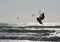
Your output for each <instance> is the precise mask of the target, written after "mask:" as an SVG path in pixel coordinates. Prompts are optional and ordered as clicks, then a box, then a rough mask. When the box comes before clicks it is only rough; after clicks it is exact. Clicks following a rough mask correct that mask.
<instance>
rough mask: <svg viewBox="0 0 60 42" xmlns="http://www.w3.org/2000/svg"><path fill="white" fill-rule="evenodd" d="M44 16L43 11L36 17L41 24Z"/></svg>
mask: <svg viewBox="0 0 60 42" xmlns="http://www.w3.org/2000/svg"><path fill="white" fill-rule="evenodd" d="M44 17H45V15H44V13H41V14H40V16H39V17H37V18H36V19H37V21H38V22H39V23H40V24H42V20H43V19H44Z"/></svg>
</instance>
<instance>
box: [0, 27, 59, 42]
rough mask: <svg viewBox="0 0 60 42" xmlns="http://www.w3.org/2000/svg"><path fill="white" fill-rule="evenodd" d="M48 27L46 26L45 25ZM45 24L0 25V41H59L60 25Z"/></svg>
mask: <svg viewBox="0 0 60 42" xmlns="http://www.w3.org/2000/svg"><path fill="white" fill-rule="evenodd" d="M46 27H48V26H46ZM46 27H45V26H24V27H14V26H12V27H11V26H0V42H42V41H43V42H45V41H49V42H52V41H60V27H58V26H57V28H53V27H52V26H51V27H48V28H46Z"/></svg>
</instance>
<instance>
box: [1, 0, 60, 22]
mask: <svg viewBox="0 0 60 42" xmlns="http://www.w3.org/2000/svg"><path fill="white" fill-rule="evenodd" d="M39 9H40V10H41V12H44V13H45V19H44V20H43V21H44V22H58V23H60V0H0V22H26V21H28V22H35V21H36V19H35V18H34V17H32V14H38V11H39ZM17 17H19V21H17Z"/></svg>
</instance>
